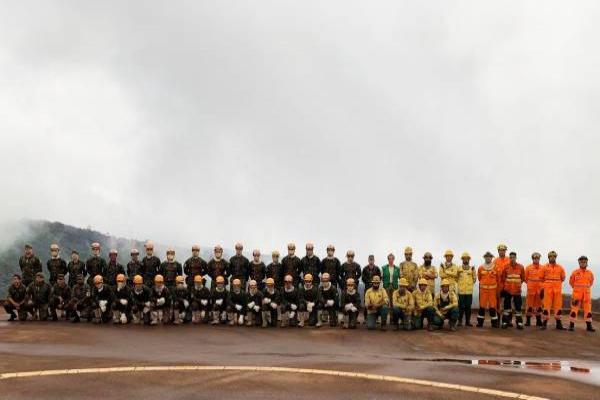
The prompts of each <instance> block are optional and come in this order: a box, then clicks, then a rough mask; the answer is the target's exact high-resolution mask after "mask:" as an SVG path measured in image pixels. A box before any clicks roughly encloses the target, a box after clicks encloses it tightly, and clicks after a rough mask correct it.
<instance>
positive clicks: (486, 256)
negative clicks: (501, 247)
mask: <svg viewBox="0 0 600 400" xmlns="http://www.w3.org/2000/svg"><path fill="white" fill-rule="evenodd" d="M483 257H484V258H488V257H494V255H493V254H492V253H491V252H489V251H486V252H485V254H484V255H483Z"/></svg>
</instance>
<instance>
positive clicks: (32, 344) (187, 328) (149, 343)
mask: <svg viewBox="0 0 600 400" xmlns="http://www.w3.org/2000/svg"><path fill="white" fill-rule="evenodd" d="M0 320H1V321H2V322H0V372H1V373H7V372H18V371H36V370H46V369H63V368H92V367H117V366H144V365H146V366H147V365H231V366H244V365H246V366H278V367H295V368H315V369H326V370H335V371H348V372H362V373H371V374H383V375H393V376H401V377H407V378H415V379H425V380H429V381H437V382H447V383H456V384H461V385H470V386H477V387H482V388H488V389H497V390H504V391H510V392H518V393H524V394H527V395H534V396H541V397H546V398H551V399H562V398H571V399H579V398H581V399H584V398H586V399H589V398H594V397H595V396H596V395H597V390H598V386H597V385H600V374H599V371H600V363H599V361H600V334H598V333H595V334H592V333H587V332H585V331H584V330H583V327H582V326H578V327H577V328H578V329H577V330H576V331H575V332H567V331H555V330H554V329H549V330H547V331H539V330H537V329H535V328H529V329H526V330H525V331H517V330H498V329H491V328H487V327H486V328H483V329H476V328H463V329H460V330H459V331H458V332H454V333H453V332H449V331H439V332H426V331H417V332H402V331H400V332H394V331H389V330H388V331H387V332H379V331H372V332H371V331H367V330H366V329H364V327H362V326H361V327H360V329H357V330H354V331H347V330H342V329H332V328H328V327H327V328H321V329H308V328H304V329H299V328H288V329H279V328H272V329H260V328H245V327H228V326H218V327H213V326H205V325H202V326H192V325H184V326H158V327H146V326H131V325H130V326H113V325H104V326H96V325H93V324H87V323H82V324H71V323H67V322H25V323H20V322H4V321H5V320H6V315H4V314H0ZM572 368H574V369H572ZM99 392H102V397H103V398H107V399H110V398H128V399H137V398H144V399H155V398H156V399H158V398H199V397H201V398H208V397H209V396H210V397H215V396H218V395H226V396H228V397H229V398H242V397H243V398H245V399H248V398H262V399H270V398H281V397H282V396H286V397H287V398H291V399H296V398H309V397H313V398H314V396H315V395H318V396H319V397H320V398H332V399H337V398H340V399H341V398H344V399H348V398H361V399H364V398H382V399H386V398H397V397H398V396H399V395H402V397H404V398H419V399H428V398H432V399H433V398H436V399H439V398H453V399H454V398H457V397H458V396H460V397H461V398H464V399H470V398H481V394H477V395H475V394H469V393H465V392H458V391H455V390H450V389H439V388H430V387H424V386H415V385H409V384H399V383H392V382H375V381H366V380H361V379H358V378H346V377H330V376H314V375H303V374H290V373H267V372H245V371H244V372H240V371H189V372H181V371H177V372H136V373H133V372H118V373H106V374H83V375H68V376H67V375H64V376H48V377H30V378H16V379H6V380H0V393H2V395H1V396H0V397H2V398H11V399H13V398H14V399H21V398H89V397H90V396H93V395H94V394H96V393H99ZM478 396H479V397H478Z"/></svg>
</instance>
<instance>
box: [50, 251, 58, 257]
mask: <svg viewBox="0 0 600 400" xmlns="http://www.w3.org/2000/svg"><path fill="white" fill-rule="evenodd" d="M50 256H51V257H54V258H56V257H58V250H57V249H52V250H50Z"/></svg>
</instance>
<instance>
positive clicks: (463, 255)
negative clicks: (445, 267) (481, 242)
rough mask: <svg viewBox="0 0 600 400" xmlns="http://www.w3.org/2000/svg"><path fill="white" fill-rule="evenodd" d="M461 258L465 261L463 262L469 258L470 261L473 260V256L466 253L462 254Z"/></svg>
mask: <svg viewBox="0 0 600 400" xmlns="http://www.w3.org/2000/svg"><path fill="white" fill-rule="evenodd" d="M460 258H461V259H463V260H464V259H465V258H468V259H470V258H471V255H470V254H469V253H467V252H466V251H465V252H464V253H462V254H461V255H460Z"/></svg>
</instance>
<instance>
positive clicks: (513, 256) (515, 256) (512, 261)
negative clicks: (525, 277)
mask: <svg viewBox="0 0 600 400" xmlns="http://www.w3.org/2000/svg"><path fill="white" fill-rule="evenodd" d="M510 263H511V264H512V265H515V264H516V263H517V255H516V254H511V255H510Z"/></svg>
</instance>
